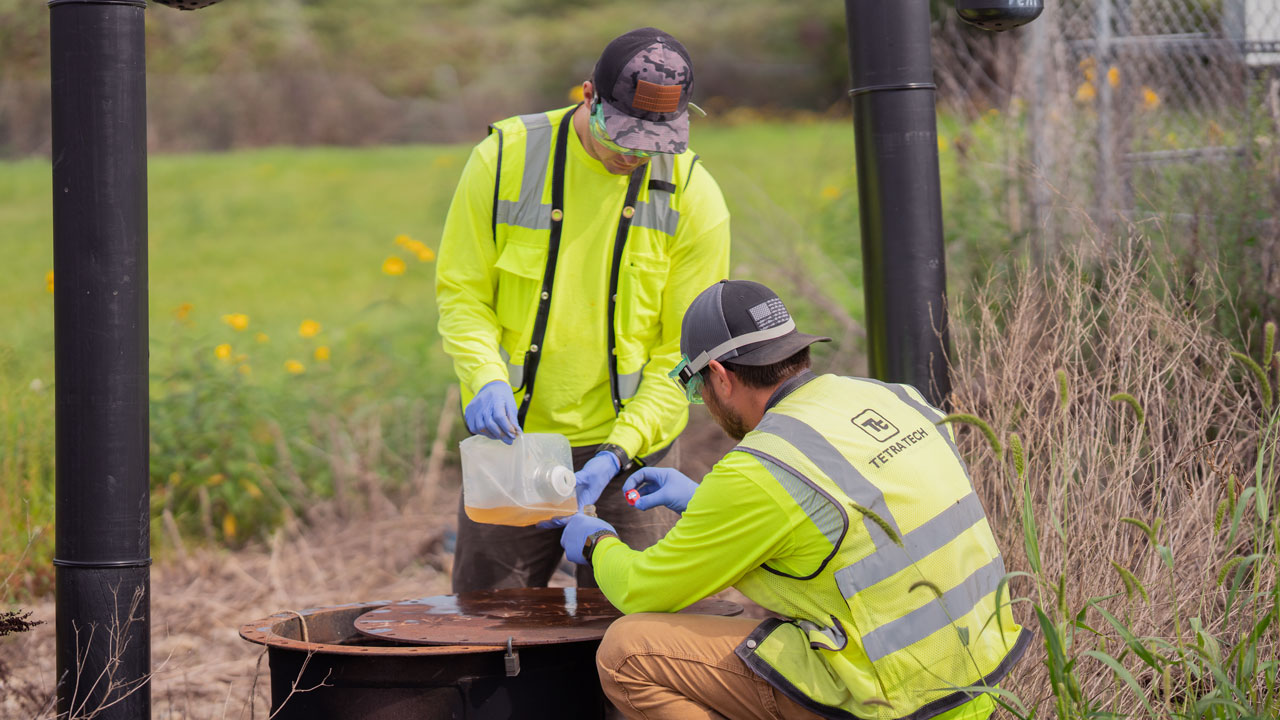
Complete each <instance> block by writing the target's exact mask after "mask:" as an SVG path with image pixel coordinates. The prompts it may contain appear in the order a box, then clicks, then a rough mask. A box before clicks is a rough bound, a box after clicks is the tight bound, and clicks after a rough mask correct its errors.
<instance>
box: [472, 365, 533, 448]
mask: <svg viewBox="0 0 1280 720" xmlns="http://www.w3.org/2000/svg"><path fill="white" fill-rule="evenodd" d="M464 416H465V417H466V419H467V429H468V430H470V431H471V432H472V433H474V434H476V435H483V436H485V437H487V438H493V439H494V440H501V441H502V442H504V443H506V444H508V445H510V444H511V443H512V442H514V441H515V439H516V435H519V434H520V424H519V423H518V422H517V421H516V418H517V417H519V414H518V413H517V412H516V397H515V395H514V394H513V393H512V392H511V386H510V385H508V384H506V383H505V382H503V381H501V380H494V381H493V382H491V383H489V384H488V385H485V386H484V387H482V388H480V392H478V393H476V396H475V397H473V398H471V402H470V403H468V404H467V410H466V412H465V413H464Z"/></svg>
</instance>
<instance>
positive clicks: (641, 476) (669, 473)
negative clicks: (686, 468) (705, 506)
mask: <svg viewBox="0 0 1280 720" xmlns="http://www.w3.org/2000/svg"><path fill="white" fill-rule="evenodd" d="M632 488H634V489H636V490H638V491H639V492H640V497H638V498H636V509H637V510H648V509H649V508H653V507H658V506H659V505H666V506H667V507H669V508H671V509H672V510H675V511H676V512H678V513H681V514H683V513H684V511H685V508H687V507H689V500H690V499H691V498H692V497H693V493H694V491H695V490H697V489H698V483H696V482H694V481H692V480H690V479H689V476H688V475H685V474H684V473H682V472H680V471H679V470H676V469H675V468H665V467H646V468H640V469H639V470H637V471H635V472H634V473H632V475H631V477H629V478H627V481H626V482H625V483H623V484H622V492H623V493H626V492H627V491H628V490H631V489H632Z"/></svg>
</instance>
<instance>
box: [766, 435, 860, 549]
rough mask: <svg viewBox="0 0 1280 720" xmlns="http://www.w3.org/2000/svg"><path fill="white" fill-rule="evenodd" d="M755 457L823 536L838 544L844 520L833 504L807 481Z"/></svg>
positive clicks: (842, 531)
mask: <svg viewBox="0 0 1280 720" xmlns="http://www.w3.org/2000/svg"><path fill="white" fill-rule="evenodd" d="M755 457H756V459H757V460H759V461H760V464H761V465H764V466H765V469H767V470H768V471H769V472H770V473H772V474H773V478H774V479H775V480H777V481H778V484H779V485H781V486H782V489H784V490H786V491H787V494H788V495H790V496H791V499H792V500H794V501H795V503H796V504H797V505H799V506H800V509H801V510H804V514H805V515H807V516H809V519H810V520H812V521H813V524H814V525H816V526H817V527H818V531H819V532H821V533H822V535H823V537H825V538H826V539H827V541H828V542H830V543H831V544H832V545H836V544H838V543H839V542H840V537H841V536H842V535H844V531H845V525H844V523H845V520H844V516H842V515H841V514H840V511H839V510H838V509H837V508H836V507H835V505H833V504H832V502H831V501H830V500H828V499H827V498H825V497H823V496H822V494H821V493H819V492H818V491H817V490H814V489H813V488H812V487H810V486H809V484H808V483H806V482H805V481H803V480H801V479H800V478H798V477H796V476H795V475H792V474H791V473H789V472H787V471H786V470H783V469H782V468H780V467H778V466H777V464H775V463H773V462H770V461H768V460H766V459H764V458H762V457H760V456H759V455H756V456H755Z"/></svg>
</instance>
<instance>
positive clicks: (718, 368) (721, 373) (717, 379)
mask: <svg viewBox="0 0 1280 720" xmlns="http://www.w3.org/2000/svg"><path fill="white" fill-rule="evenodd" d="M707 369H708V370H709V371H710V372H708V373H707V375H708V377H707V382H709V383H715V388H716V394H717V395H719V396H720V397H729V396H730V395H732V394H733V389H734V388H735V387H736V386H737V384H738V383H737V380H738V379H737V378H736V377H734V375H733V373H731V372H729V370H728V368H726V367H725V366H724V365H721V364H720V362H719V361H718V360H712V361H711V362H709V363H707Z"/></svg>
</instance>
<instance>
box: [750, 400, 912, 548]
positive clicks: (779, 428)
mask: <svg viewBox="0 0 1280 720" xmlns="http://www.w3.org/2000/svg"><path fill="white" fill-rule="evenodd" d="M756 431H757V432H767V433H771V434H773V435H777V436H778V437H780V438H782V439H783V440H786V441H787V442H789V443H791V444H792V445H793V446H794V447H795V448H796V449H797V450H799V451H800V452H801V453H803V454H804V456H805V457H807V458H809V461H810V462H812V463H813V464H814V465H816V466H818V469H819V470H821V471H822V474H824V475H826V476H827V477H829V478H831V481H832V482H834V483H835V484H836V485H837V486H838V487H839V488H840V489H841V490H842V491H843V492H844V494H845V495H848V496H849V498H850V499H852V500H853V501H854V502H856V503H858V504H859V505H861V506H863V507H865V508H867V509H868V510H870V511H871V512H873V513H875V514H876V515H879V516H880V518H881V519H883V520H884V521H885V522H887V523H888V524H889V527H891V528H893V531H894V532H896V533H898V534H899V535H901V533H902V531H901V530H899V529H898V523H897V522H896V521H894V519H893V513H891V512H889V506H888V505H886V504H885V502H884V493H883V492H881V491H880V488H878V487H876V486H875V485H873V484H871V481H869V480H867V479H866V478H865V477H863V476H862V473H860V472H858V469H857V468H855V467H854V466H853V465H852V464H851V463H850V462H849V461H848V459H846V458H845V456H844V455H841V454H840V451H839V450H836V449H835V447H834V446H833V445H832V444H831V443H830V441H828V440H827V439H826V438H825V437H823V436H822V434H821V433H819V432H818V431H817V430H814V429H813V428H812V427H810V426H809V425H807V424H806V423H804V422H803V421H800V420H797V419H795V418H793V417H791V416H790V415H783V414H781V413H777V412H768V413H765V414H764V418H763V419H762V420H761V421H760V424H758V425H756ZM862 520H863V524H864V525H866V527H867V532H868V533H869V534H870V535H871V539H872V540H873V541H874V542H875V544H876V547H877V548H881V549H883V548H885V547H888V546H890V545H893V541H891V540H890V539H889V537H888V535H886V534H885V532H884V530H882V529H881V528H880V526H879V525H877V524H876V523H875V521H873V520H872V519H871V518H869V517H867V516H865V515H864V516H863V517H862Z"/></svg>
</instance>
